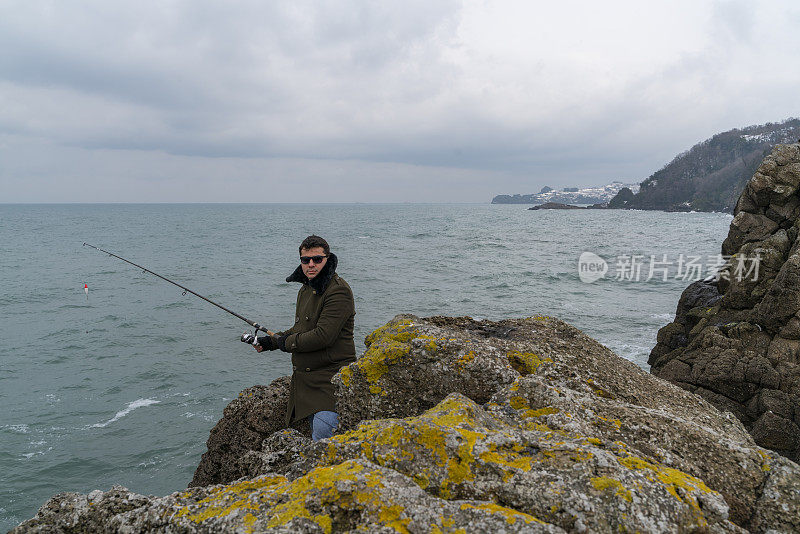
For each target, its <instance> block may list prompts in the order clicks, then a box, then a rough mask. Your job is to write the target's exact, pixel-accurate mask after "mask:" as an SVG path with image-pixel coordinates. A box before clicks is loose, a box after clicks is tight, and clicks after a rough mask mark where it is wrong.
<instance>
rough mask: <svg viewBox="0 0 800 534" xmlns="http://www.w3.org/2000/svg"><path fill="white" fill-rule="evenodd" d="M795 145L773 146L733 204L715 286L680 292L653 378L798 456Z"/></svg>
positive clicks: (656, 353) (799, 149)
mask: <svg viewBox="0 0 800 534" xmlns="http://www.w3.org/2000/svg"><path fill="white" fill-rule="evenodd" d="M798 188H800V144H792V145H778V146H777V147H776V148H775V150H774V151H773V152H772V153H771V154H770V155H769V156H768V157H767V158H765V159H764V161H763V162H762V164H761V166H760V167H759V168H758V170H757V171H756V173H755V174H754V175H753V177H752V179H751V180H750V181H749V182H748V184H747V186H746V188H745V190H744V192H743V193H742V196H741V197H740V198H739V201H738V203H737V205H736V210H735V212H734V218H733V221H732V222H731V226H730V231H729V233H728V237H727V238H726V239H725V241H724V242H723V244H722V254H723V255H725V256H730V259H729V260H728V261H727V263H726V265H725V266H724V267H723V268H722V269H721V271H720V275H719V277H718V279H717V280H711V281H699V282H695V283H694V284H692V285H690V286H689V287H688V288H687V289H686V290H685V291H684V292H683V295H681V298H680V301H679V302H678V309H677V312H676V314H675V320H674V321H673V322H672V323H670V324H668V325H667V326H665V327H664V328H662V329H661V330H660V331H659V333H658V344H657V345H656V347H655V348H654V349H653V351H652V352H651V354H650V358H649V363H650V365H651V366H652V369H651V371H652V373H653V374H655V375H656V376H659V377H661V378H665V379H667V380H669V381H671V382H674V383H675V384H677V385H679V386H681V387H683V388H684V389H687V390H689V391H692V392H694V393H697V394H698V395H700V396H702V397H703V398H705V399H707V400H708V401H709V402H711V403H712V404H714V405H715V406H717V407H718V408H720V409H722V410H727V411H729V412H731V413H733V414H735V415H736V417H738V418H739V420H741V421H742V422H743V423H744V425H745V427H746V428H747V429H748V430H749V431H750V432H751V433H752V435H753V438H754V439H755V441H756V443H758V444H759V445H761V446H763V447H766V448H769V449H772V450H774V451H777V452H779V453H780V454H783V455H784V456H786V457H788V458H790V459H792V460H794V461H798V460H799V459H800V239H798V236H799V235H800V194H799V193H798Z"/></svg>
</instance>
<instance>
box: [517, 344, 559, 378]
mask: <svg viewBox="0 0 800 534" xmlns="http://www.w3.org/2000/svg"><path fill="white" fill-rule="evenodd" d="M506 358H508V362H509V363H510V364H511V367H513V368H514V370H515V371H517V372H518V373H519V374H521V375H523V376H524V375H530V374H533V373H535V372H536V369H538V368H539V366H540V365H542V364H543V363H553V360H552V359H551V358H548V357H541V356H539V355H537V354H534V353H532V352H520V351H518V350H512V351H509V352H508V353H507V354H506Z"/></svg>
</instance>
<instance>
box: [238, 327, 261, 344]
mask: <svg viewBox="0 0 800 534" xmlns="http://www.w3.org/2000/svg"><path fill="white" fill-rule="evenodd" d="M257 333H258V330H256V331H255V332H254V333H252V334H251V333H250V332H245V333H244V334H242V338H241V341H242V343H248V344H250V345H253V346H256V345H258V336H256V334H257Z"/></svg>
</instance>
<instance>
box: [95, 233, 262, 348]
mask: <svg viewBox="0 0 800 534" xmlns="http://www.w3.org/2000/svg"><path fill="white" fill-rule="evenodd" d="M83 246H84V247H92V248H93V249H95V250H99V251H100V252H105V253H106V254H108V255H109V256H114V257H115V258H117V259H120V260H122V261H124V262H125V263H130V264H131V265H133V266H134V267H138V268H139V269H141V270H142V272H145V273H150V274H152V275H154V276H157V277H159V278H161V279H162V280H164V281H165V282H169V283H170V284H172V285H175V286H178V287H179V288H181V289H183V294H184V295H185V294H186V293H191V294H192V295H194V296H196V297H200V298H201V299H203V300H205V301H206V302H209V303H211V304H213V305H214V306H216V307H217V308H220V309H222V310H225V311H226V312H228V313H230V314H231V315H233V316H234V317H238V318H239V319H241V320H242V321H244V322H246V323H247V324H249V325H250V326H252V327H253V328H255V329H256V334H257V333H258V331H259V330H261V331H262V332H265V333H267V334H269V333H270V332H269V330H267V329H266V328H264V327H263V326H261V325H260V324H258V323H257V322H255V321H251V320H250V319H248V318H247V317H243V316H241V315H239V314H238V313H236V312H235V311H231V310H229V309H228V308H226V307H225V306H223V305H221V304H217V303H216V302H214V301H213V300H211V299H208V298H206V297H204V296H203V295H201V294H200V293H195V292H194V291H192V290H191V289H189V288H188V287H184V286H182V285H180V284H179V283H177V282H173V281H172V280H170V279H169V278H166V277H164V276H161V275H160V274H158V273H154V272H153V271H151V270H150V269H147V268H146V267H142V266H141V265H139V264H136V263H133V262H132V261H128V260H126V259H125V258H123V257H122V256H117V255H116V254H113V253H111V252H109V251H107V250H103V249H102V248H100V247H96V246H94V245H90V244H89V243H84V244H83ZM87 295H88V293H87ZM247 335H248V334H245V336H247ZM245 336H242V341H245ZM248 341H249V339H248ZM253 341H255V336H253Z"/></svg>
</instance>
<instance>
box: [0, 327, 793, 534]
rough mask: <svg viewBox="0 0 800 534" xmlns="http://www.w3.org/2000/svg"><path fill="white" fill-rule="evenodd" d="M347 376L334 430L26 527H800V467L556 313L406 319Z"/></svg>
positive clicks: (275, 442)
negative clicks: (193, 480) (224, 479)
mask: <svg viewBox="0 0 800 534" xmlns="http://www.w3.org/2000/svg"><path fill="white" fill-rule="evenodd" d="M456 375H458V376H456ZM334 382H335V384H336V387H337V395H338V402H339V405H338V409H339V411H340V413H341V414H342V417H343V421H344V422H345V424H343V425H342V428H341V429H340V431H339V433H337V434H335V435H334V436H333V437H331V438H329V439H325V440H321V441H318V442H312V441H311V440H309V439H308V438H307V437H306V436H304V435H303V434H302V433H300V432H298V431H297V430H295V429H284V430H279V431H277V432H274V433H272V434H271V435H269V436H267V437H266V438H265V439H264V440H263V441H262V442H261V444H260V446H259V447H255V448H248V450H247V451H246V452H245V453H244V457H243V458H244V459H242V460H237V462H238V465H239V467H238V469H241V470H243V471H244V472H245V473H244V475H243V477H242V478H241V479H239V480H238V481H236V482H232V483H228V484H224V485H215V486H206V487H196V488H190V489H189V490H188V491H183V492H177V493H174V494H172V495H169V496H166V497H144V496H141V495H135V494H132V493H130V492H127V490H125V489H124V488H119V487H115V488H112V490H111V491H109V492H105V493H104V492H100V491H97V492H92V493H91V494H89V495H88V496H87V495H80V494H61V495H57V496H56V497H54V498H53V499H51V501H50V502H48V503H47V504H46V505H45V506H43V507H42V509H41V510H40V511H39V513H38V514H37V516H36V517H34V518H33V519H31V520H29V521H27V522H25V523H23V524H22V525H20V527H18V528H17V529H15V531H13V532H14V533H15V534H18V533H22V532H53V531H80V530H84V531H103V530H105V531H126V532H145V531H159V532H222V531H241V532H248V531H250V532H254V531H257V532H262V531H269V532H298V531H300V532H345V531H354V530H369V531H379V532H391V531H399V532H457V531H464V530H466V531H470V532H495V531H497V532H620V531H642V532H746V531H751V532H797V531H798V530H800V517H798V515H797V513H796V511H797V510H798V509H800V467H798V466H797V465H796V464H794V463H793V462H791V461H789V460H787V459H786V458H783V457H782V456H780V455H778V454H776V453H773V452H771V451H767V450H764V449H762V448H761V447H759V446H757V445H756V444H755V443H754V442H753V439H752V438H751V436H750V435H749V434H748V433H747V431H746V430H745V429H744V427H743V426H742V424H741V423H740V422H739V420H738V419H736V418H735V417H733V416H732V415H730V414H728V413H726V412H720V411H718V410H717V409H716V408H714V407H713V406H711V405H710V404H709V403H708V402H706V401H705V400H703V399H701V398H700V397H698V396H696V395H693V394H691V393H689V392H687V391H684V390H682V389H680V388H678V387H676V386H674V385H672V384H669V383H668V382H665V381H663V380H660V379H658V378H656V377H654V376H653V375H650V374H648V373H646V372H644V371H642V370H641V369H639V368H638V367H637V366H636V365H634V364H632V363H631V362H628V361H626V360H624V359H622V358H620V357H618V356H616V355H615V354H613V353H612V352H611V351H610V350H608V349H607V348H606V347H604V346H602V345H601V344H599V343H598V342H596V341H595V340H593V339H591V338H589V337H587V336H586V335H584V334H583V333H581V332H580V331H579V330H577V329H575V328H573V327H571V326H569V325H568V324H566V323H563V322H561V321H559V320H557V319H553V318H548V317H530V318H526V319H516V320H505V321H501V322H490V321H474V320H472V319H470V318H467V317H460V318H443V317H434V318H428V319H421V318H418V317H414V316H410V315H404V316H398V317H397V318H395V319H394V320H392V321H391V322H390V323H388V324H387V325H386V326H385V327H382V328H381V329H379V330H378V331H376V332H375V333H374V334H373V335H372V336H370V339H369V348H368V350H367V353H365V354H364V356H362V357H361V358H360V359H359V360H358V361H357V362H355V363H353V364H351V365H350V366H349V367H347V368H345V369H343V370H342V371H341V372H340V373H339V374H338V375H337V376H336V377H335V378H334ZM448 390H450V391H448ZM253 406H255V405H253ZM275 406H276V407H275V408H273V410H274V411H279V409H280V407H279V406H277V403H276V404H275ZM281 413H282V412H281ZM273 416H274V414H272V413H266V414H262V417H265V418H266V419H270V418H271V417H273Z"/></svg>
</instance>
